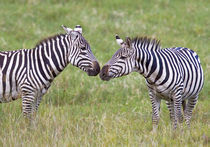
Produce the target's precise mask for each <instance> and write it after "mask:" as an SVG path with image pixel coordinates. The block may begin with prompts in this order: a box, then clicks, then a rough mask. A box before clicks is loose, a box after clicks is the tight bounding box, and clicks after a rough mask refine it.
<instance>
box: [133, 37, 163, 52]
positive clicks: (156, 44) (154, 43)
mask: <svg viewBox="0 0 210 147" xmlns="http://www.w3.org/2000/svg"><path fill="white" fill-rule="evenodd" d="M132 43H134V44H137V45H140V44H144V46H145V45H146V46H147V47H149V46H150V45H151V47H150V48H147V49H148V50H150V49H152V50H159V49H160V48H161V47H160V40H157V39H152V38H148V37H147V36H145V37H135V38H133V39H132Z"/></svg>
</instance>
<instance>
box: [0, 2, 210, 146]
mask: <svg viewBox="0 0 210 147" xmlns="http://www.w3.org/2000/svg"><path fill="white" fill-rule="evenodd" d="M209 9H210V2H209V1H208V0H191V1H187V0H182V1H179V0H173V1H172V0H171V1H170V0H156V1H152V0H148V1H143V0H136V1H130V0H127V1H125V0H122V1H121V0H115V1H114V0H106V1H101V0H98V1H94V0H77V1H76V0H75V1H67V0H63V1H62V2H60V3H58V2H57V1H56V0H52V1H50V0H46V1H45V2H44V1H41V0H28V1H26V0H19V1H18V2H17V1H15V0H7V1H6V0H0V50H14V49H19V48H33V47H34V46H35V44H36V43H37V42H38V41H39V40H41V39H43V38H45V37H48V36H51V35H54V34H58V33H63V32H64V31H63V30H62V29H61V28H60V25H61V24H64V25H67V26H69V27H74V26H75V25H77V24H80V25H81V26H83V30H84V31H83V32H84V36H85V38H86V39H87V40H88V41H89V43H90V45H91V48H92V51H93V53H94V55H95V56H96V58H97V59H98V61H99V62H100V65H101V66H102V65H103V64H105V63H106V62H107V61H108V60H109V59H110V58H111V56H112V55H113V54H114V52H115V51H116V50H117V49H118V48H119V46H118V45H117V44H116V43H115V39H114V35H115V33H118V34H119V35H120V36H121V37H123V38H124V37H125V36H130V37H135V36H137V35H139V36H144V35H147V36H149V37H155V38H157V39H160V40H161V44H162V47H173V46H184V47H188V48H191V49H193V50H194V51H196V52H197V53H198V55H199V56H200V59H201V63H202V66H203V69H204V74H205V84H204V88H203V90H202V92H201V94H200V96H199V101H198V103H197V105H196V108H195V109H194V112H193V117H192V123H191V129H190V130H189V129H187V127H186V126H185V125H184V127H183V131H180V130H177V131H175V132H174V131H172V128H171V124H170V120H169V112H168V109H167V107H166V105H165V102H164V101H162V104H161V120H160V123H159V127H158V131H157V133H156V134H154V133H152V123H151V110H152V108H151V104H150V100H149V97H148V92H147V87H146V84H145V81H144V79H143V77H142V76H140V75H139V74H137V73H132V74H131V75H129V76H126V77H122V78H118V79H114V80H111V81H109V82H104V81H101V80H100V78H99V77H98V76H97V77H88V76H87V74H86V73H84V72H82V71H81V70H79V69H78V68H75V67H73V66H71V65H69V66H68V67H67V68H66V69H65V70H64V71H63V72H62V73H61V74H60V75H59V76H58V77H57V78H56V79H55V80H54V82H53V84H52V87H51V88H50V89H49V91H48V92H47V94H46V95H45V96H44V98H43V101H42V103H41V105H40V107H39V111H38V113H37V117H36V120H35V122H34V123H35V125H34V126H33V127H31V128H28V127H26V123H25V121H24V118H23V117H22V115H21V99H19V100H17V101H15V102H12V103H7V104H1V105H0V146H209V145H210V109H209V108H210V17H209V14H210V11H209Z"/></svg>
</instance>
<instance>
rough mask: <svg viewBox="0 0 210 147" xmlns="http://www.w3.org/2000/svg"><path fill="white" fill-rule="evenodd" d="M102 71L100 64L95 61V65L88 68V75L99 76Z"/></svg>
mask: <svg viewBox="0 0 210 147" xmlns="http://www.w3.org/2000/svg"><path fill="white" fill-rule="evenodd" d="M99 72H100V66H99V64H98V62H97V61H93V67H92V68H91V69H88V70H87V74H88V76H97V75H98V74H99Z"/></svg>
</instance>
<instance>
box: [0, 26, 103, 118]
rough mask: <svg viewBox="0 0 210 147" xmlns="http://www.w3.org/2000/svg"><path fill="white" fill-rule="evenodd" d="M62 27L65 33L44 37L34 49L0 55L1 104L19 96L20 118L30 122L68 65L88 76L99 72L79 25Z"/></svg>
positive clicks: (2, 52)
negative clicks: (55, 80)
mask: <svg viewBox="0 0 210 147" xmlns="http://www.w3.org/2000/svg"><path fill="white" fill-rule="evenodd" d="M62 27H63V29H64V30H65V32H66V33H65V34H59V35H55V36H53V37H49V38H46V39H44V40H42V41H41V42H40V43H38V44H37V45H36V46H35V47H34V48H33V49H19V50H15V51H1V52H0V103H7V102H10V101H13V100H16V99H18V98H20V97H21V98H22V110H23V115H24V116H26V117H27V118H29V119H31V117H32V114H33V113H34V112H36V111H37V109H38V106H39V104H40V102H41V99H42V96H43V95H44V94H45V93H46V92H47V90H48V88H49V87H50V85H51V82H52V81H53V79H54V78H55V77H56V76H57V75H58V74H59V73H60V72H62V70H63V69H64V68H65V67H66V66H67V65H68V64H69V63H71V64H72V65H74V66H76V67H79V68H80V69H82V70H83V71H85V72H86V73H87V74H88V75H89V76H96V75H97V74H98V73H99V72H100V67H99V63H98V62H97V60H96V58H95V57H94V55H93V53H92V51H91V49H90V46H89V44H88V42H87V41H86V40H85V38H84V37H83V36H82V28H81V26H79V25H77V26H76V27H75V28H74V29H70V28H67V27H65V26H62Z"/></svg>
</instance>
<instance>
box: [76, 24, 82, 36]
mask: <svg viewBox="0 0 210 147" xmlns="http://www.w3.org/2000/svg"><path fill="white" fill-rule="evenodd" d="M74 31H77V32H80V33H81V34H82V27H81V26H80V25H76V26H75V28H74Z"/></svg>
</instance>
